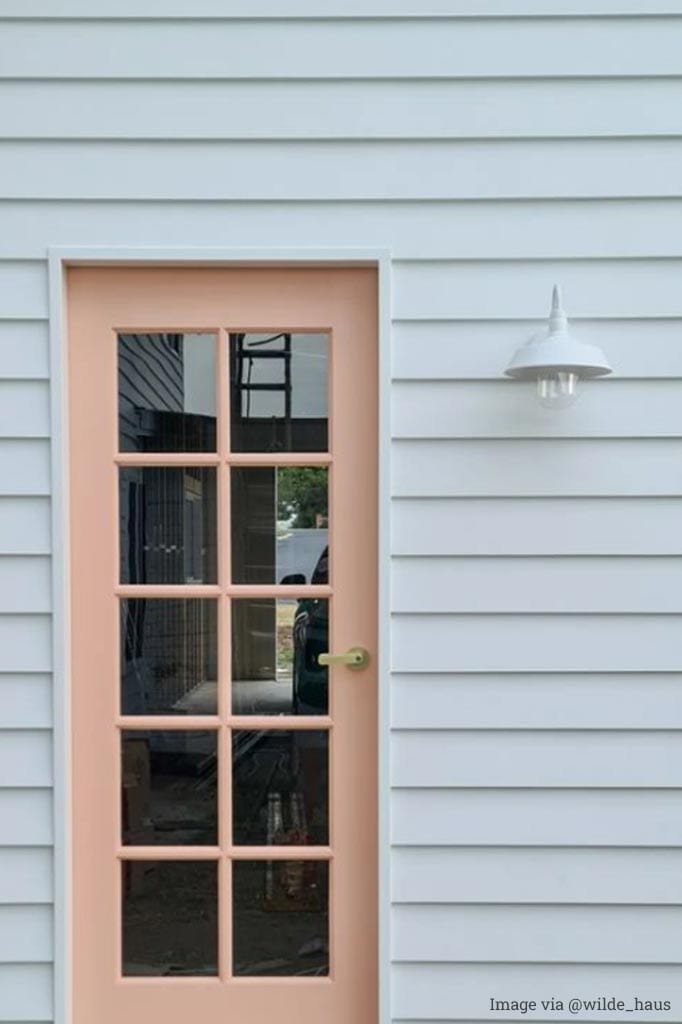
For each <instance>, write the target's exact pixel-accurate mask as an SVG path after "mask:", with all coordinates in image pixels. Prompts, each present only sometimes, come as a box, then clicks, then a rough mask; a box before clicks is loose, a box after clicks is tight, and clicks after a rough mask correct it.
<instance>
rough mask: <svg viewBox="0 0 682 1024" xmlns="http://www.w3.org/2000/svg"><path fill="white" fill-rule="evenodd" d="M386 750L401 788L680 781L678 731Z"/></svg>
mask: <svg viewBox="0 0 682 1024" xmlns="http://www.w3.org/2000/svg"><path fill="white" fill-rule="evenodd" d="M1 751H2V741H1V734H0V752H1ZM391 755H392V778H393V782H394V784H395V785H396V786H398V787H406V788H419V787H423V788H430V789H449V788H459V787H461V788H471V787H482V788H485V787H491V788H496V789H500V788H507V787H510V788H511V787H516V788H519V787H535V788H537V789H544V788H560V787H561V788H567V789H577V788H581V787H585V788H593V789H606V788H611V787H614V788H622V789H627V788H630V789H634V788H646V787H655V788H659V789H663V788H670V789H675V788H680V789H682V732H660V731H659V732H596V731H590V732H565V731H564V732H561V731H544V732H543V731H540V730H534V731H532V732H525V731H523V730H520V729H518V730H515V731H513V732H502V731H499V730H497V731H491V732H485V731H480V732H475V731H471V730H469V731H456V732H455V731H445V730H440V731H436V732H434V731H428V732H419V731H418V730H416V729H413V728H412V729H405V730H402V731H399V732H394V733H393V736H392V738H391ZM0 756H1V755H0ZM680 896H681V897H682V888H681V889H680Z"/></svg>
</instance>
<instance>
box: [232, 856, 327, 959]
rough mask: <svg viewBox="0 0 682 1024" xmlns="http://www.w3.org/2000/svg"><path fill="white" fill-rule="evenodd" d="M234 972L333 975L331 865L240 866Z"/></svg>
mask: <svg viewBox="0 0 682 1024" xmlns="http://www.w3.org/2000/svg"><path fill="white" fill-rule="evenodd" d="M232 872H233V874H232V885H233V894H234V895H233V899H234V909H233V929H234V931H233V935H234V968H233V969H234V973H235V974H236V975H259V976H261V977H262V976H268V975H280V976H281V975H308V976H310V977H314V976H316V975H327V974H329V915H328V911H327V906H328V899H329V895H328V894H329V865H328V864H327V863H325V862H324V861H320V862H318V861H300V860H295V861H267V862H264V861H235V862H234V863H233V865H232Z"/></svg>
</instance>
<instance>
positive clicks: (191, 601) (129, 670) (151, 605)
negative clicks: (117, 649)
mask: <svg viewBox="0 0 682 1024" xmlns="http://www.w3.org/2000/svg"><path fill="white" fill-rule="evenodd" d="M217 679H218V607H217V603H216V602H215V601H212V600H208V599H199V598H186V599H182V600H176V599H163V598H159V599H153V598H149V599H147V598H145V599H137V598H135V599H129V600H124V601H121V713H122V714H124V715H214V714H216V712H217Z"/></svg>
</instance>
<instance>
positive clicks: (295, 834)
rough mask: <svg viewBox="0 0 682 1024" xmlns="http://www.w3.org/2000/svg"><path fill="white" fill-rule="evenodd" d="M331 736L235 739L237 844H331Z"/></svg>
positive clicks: (303, 733) (304, 733) (246, 734)
mask: <svg viewBox="0 0 682 1024" xmlns="http://www.w3.org/2000/svg"><path fill="white" fill-rule="evenodd" d="M328 751H329V735H328V733H327V732H323V731H322V730H317V729H315V730H308V729H302V730H300V731H299V730H296V731H290V732H284V731H282V732H280V731H279V730H271V731H267V732H266V731H263V730H259V731H255V730H254V731H253V732H250V731H246V730H239V731H235V732H234V733H233V734H232V761H233V768H232V774H233V781H232V808H233V833H234V842H235V843H238V844H241V845H247V846H249V845H251V846H261V845H265V844H267V845H269V846H272V845H274V846H307V845H318V846H319V845H326V844H327V843H328V837H329V826H328V810H327V808H328V776H329V771H328Z"/></svg>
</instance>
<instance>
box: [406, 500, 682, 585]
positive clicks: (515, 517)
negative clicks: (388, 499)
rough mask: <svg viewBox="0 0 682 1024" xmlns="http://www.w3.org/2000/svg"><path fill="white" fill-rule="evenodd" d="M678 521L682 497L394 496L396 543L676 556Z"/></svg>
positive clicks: (415, 549)
mask: <svg viewBox="0 0 682 1024" xmlns="http://www.w3.org/2000/svg"><path fill="white" fill-rule="evenodd" d="M680 522H682V500H681V499H680V498H663V497H661V498H651V497H641V498H481V499H479V498H465V499H458V498H424V499H419V498H414V499H405V500H399V501H395V502H394V503H393V534H392V536H393V551H394V553H395V555H397V556H403V555H437V556H439V557H444V556H448V555H515V556H516V555H547V556H550V555H553V556H555V557H561V556H564V555H602V556H604V555H609V556H610V555H667V556H676V555H681V554H682V532H681V531H680ZM559 524H560V528H559ZM509 564H510V563H508V562H506V563H504V568H505V569H507V568H508V567H509ZM560 564H562V563H560ZM600 564H604V563H603V562H602V563H600ZM608 564H609V565H611V562H610V561H609V563H608ZM638 564H639V563H638ZM643 564H644V565H646V564H648V563H643ZM673 564H675V563H674V562H673ZM398 565H400V563H398Z"/></svg>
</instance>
